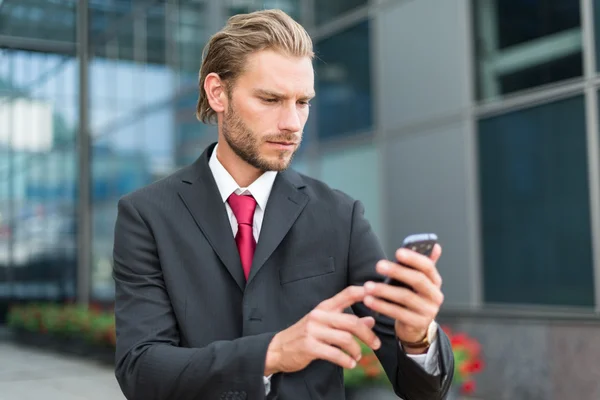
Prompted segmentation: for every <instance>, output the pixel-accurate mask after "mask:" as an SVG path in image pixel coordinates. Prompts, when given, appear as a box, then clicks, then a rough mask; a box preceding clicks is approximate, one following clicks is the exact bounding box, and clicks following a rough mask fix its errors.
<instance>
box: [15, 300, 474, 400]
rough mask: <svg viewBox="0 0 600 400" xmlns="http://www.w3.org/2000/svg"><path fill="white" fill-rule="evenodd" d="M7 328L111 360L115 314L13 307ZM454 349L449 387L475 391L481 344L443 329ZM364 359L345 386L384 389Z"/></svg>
mask: <svg viewBox="0 0 600 400" xmlns="http://www.w3.org/2000/svg"><path fill="white" fill-rule="evenodd" d="M8 326H9V327H10V328H11V329H12V330H13V332H14V333H15V335H14V336H15V340H17V341H18V342H20V343H23V344H26V345H31V346H37V347H42V348H46V349H52V350H57V351H60V352H63V353H71V354H77V355H82V356H86V357H87V358H94V359H97V360H99V361H102V362H106V363H109V364H114V351H115V344H116V332H115V316H114V313H113V311H112V310H103V309H101V308H100V307H97V306H91V307H84V306H78V305H72V304H71V305H69V304H67V305H64V304H62V305H61V304H27V305H16V306H13V307H11V308H10V310H9V312H8ZM443 329H444V331H445V332H446V334H447V335H448V337H449V338H450V342H451V344H452V349H453V352H454V359H455V366H454V367H455V369H454V380H453V385H454V386H455V387H457V388H459V389H460V392H461V393H462V394H467V395H468V394H471V393H473V392H474V390H475V381H474V379H473V375H474V374H476V373H479V372H481V370H482V369H483V360H482V359H481V348H480V345H479V343H478V342H477V341H476V340H474V339H473V338H471V337H469V336H467V335H466V334H464V333H461V332H458V333H455V332H452V331H451V330H450V329H449V328H447V327H443ZM359 344H360V345H361V348H362V358H361V360H360V361H359V362H358V365H357V366H356V368H354V369H351V370H350V369H345V370H344V382H345V386H346V388H348V389H350V390H352V389H358V388H366V387H382V388H389V389H390V390H391V384H390V381H389V380H388V378H387V375H386V374H385V371H384V370H383V367H382V366H381V363H380V362H379V360H378V359H377V357H376V356H375V354H374V353H373V351H372V350H371V349H370V348H369V347H368V346H366V345H365V344H364V343H362V342H360V341H359Z"/></svg>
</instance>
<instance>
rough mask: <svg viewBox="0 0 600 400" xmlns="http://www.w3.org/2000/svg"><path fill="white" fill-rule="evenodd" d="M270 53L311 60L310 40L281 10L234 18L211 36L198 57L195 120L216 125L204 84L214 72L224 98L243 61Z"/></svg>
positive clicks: (214, 114) (229, 91) (306, 33)
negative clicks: (274, 52)
mask: <svg viewBox="0 0 600 400" xmlns="http://www.w3.org/2000/svg"><path fill="white" fill-rule="evenodd" d="M266 49H272V50H276V51H280V52H282V53H283V54H286V55H290V56H295V57H309V58H310V59H311V60H312V59H313V57H314V52H313V45H312V40H311V38H310V36H309V34H308V32H306V30H305V29H304V28H303V27H302V25H300V24H299V23H298V22H296V21H294V19H292V18H291V17H290V16H289V15H287V14H286V13H285V12H283V11H281V10H261V11H255V12H252V13H249V14H240V15H234V16H233V17H231V18H229V20H228V21H227V24H226V25H225V27H224V28H223V29H221V30H220V31H219V32H217V33H216V34H215V35H213V36H212V37H211V38H210V40H209V41H208V43H207V44H206V46H205V47H204V51H203V54H202V59H203V62H202V66H201V67H200V73H199V79H198V86H199V89H200V94H199V97H198V103H197V105H196V117H197V118H198V119H199V120H200V121H202V122H204V123H210V122H216V113H215V111H213V109H212V108H211V107H210V105H209V103H208V98H207V96H206V91H205V90H204V81H205V79H206V76H207V75H208V74H210V73H212V72H215V73H217V74H218V75H219V77H220V78H221V79H222V80H224V81H226V82H227V85H226V90H227V94H228V95H231V89H232V86H233V83H234V81H235V79H236V78H237V77H238V76H239V75H240V74H241V73H242V72H243V66H244V64H245V62H246V57H247V56H248V55H250V54H252V53H254V52H257V51H261V50H266Z"/></svg>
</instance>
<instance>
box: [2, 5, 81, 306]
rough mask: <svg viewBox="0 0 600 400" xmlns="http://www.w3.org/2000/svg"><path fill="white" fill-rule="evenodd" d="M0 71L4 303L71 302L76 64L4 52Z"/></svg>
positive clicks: (43, 55) (52, 56)
mask: <svg viewBox="0 0 600 400" xmlns="http://www.w3.org/2000/svg"><path fill="white" fill-rule="evenodd" d="M16 15H19V14H18V13H17V14H16ZM68 15H71V16H73V15H72V14H68ZM9 27H10V26H9ZM33 33H36V31H34V32H33ZM0 65H1V66H0V154H1V156H0V269H1V270H2V272H3V273H2V274H0V296H2V297H4V298H6V297H15V298H33V299H37V298H49V299H53V300H61V299H67V298H72V297H73V296H74V295H75V291H76V260H77V246H76V245H75V237H76V229H77V215H76V212H75V210H76V204H77V179H78V176H77V147H76V132H77V130H78V125H79V123H78V107H77V103H78V88H77V82H78V80H77V77H78V61H77V59H76V58H74V57H73V56H69V55H59V54H48V53H40V52H34V51H30V50H11V51H9V50H6V49H5V50H2V56H1V57H0Z"/></svg>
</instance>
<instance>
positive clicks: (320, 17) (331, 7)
mask: <svg viewBox="0 0 600 400" xmlns="http://www.w3.org/2000/svg"><path fill="white" fill-rule="evenodd" d="M368 2H369V1H368V0H327V1H315V2H314V6H315V9H314V13H315V21H316V23H317V24H318V25H321V24H323V23H325V22H329V21H331V20H332V19H334V18H335V17H338V16H340V15H342V14H344V13H347V12H348V11H352V10H354V9H355V8H357V7H361V6H366V5H367V3H368Z"/></svg>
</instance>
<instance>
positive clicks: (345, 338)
mask: <svg viewBox="0 0 600 400" xmlns="http://www.w3.org/2000/svg"><path fill="white" fill-rule="evenodd" d="M341 340H342V343H343V344H344V345H345V346H347V347H349V346H352V344H354V336H352V335H351V334H350V333H348V332H344V333H343V334H342V337H341Z"/></svg>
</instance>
